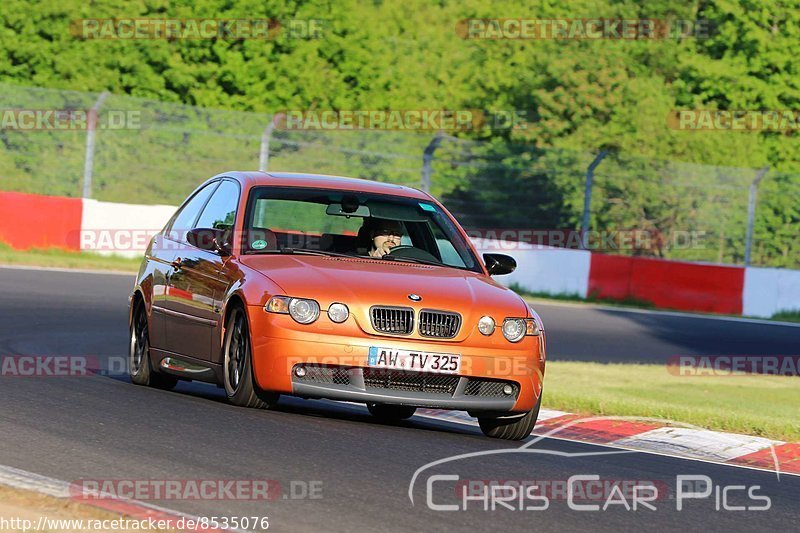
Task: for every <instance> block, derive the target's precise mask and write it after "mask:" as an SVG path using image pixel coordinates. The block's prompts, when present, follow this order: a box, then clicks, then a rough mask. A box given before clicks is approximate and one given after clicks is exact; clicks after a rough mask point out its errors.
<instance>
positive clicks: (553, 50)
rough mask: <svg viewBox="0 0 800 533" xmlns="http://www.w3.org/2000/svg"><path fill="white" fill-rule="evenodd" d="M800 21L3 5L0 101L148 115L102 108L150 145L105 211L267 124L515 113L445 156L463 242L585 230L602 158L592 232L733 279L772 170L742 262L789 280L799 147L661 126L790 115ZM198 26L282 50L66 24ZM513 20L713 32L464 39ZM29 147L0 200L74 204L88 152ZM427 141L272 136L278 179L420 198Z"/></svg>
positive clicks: (446, 5)
mask: <svg viewBox="0 0 800 533" xmlns="http://www.w3.org/2000/svg"><path fill="white" fill-rule="evenodd" d="M798 8H800V4H799V3H798V2H797V0H791V1H788V2H787V1H783V0H692V1H689V2H673V1H667V0H658V1H645V0H624V1H621V2H612V1H611V0H573V1H571V2H569V5H568V6H565V5H563V4H562V3H558V2H554V1H552V0H528V1H526V2H524V3H522V4H521V3H520V2H517V1H512V0H496V1H492V2H486V1H484V0H443V1H440V2H429V1H426V0H404V1H382V2H377V1H376V2H364V1H358V0H342V1H340V2H329V1H326V0H310V1H303V2H299V1H294V0H267V1H263V0H244V1H238V2H230V1H227V0H196V1H192V2H189V1H186V0H182V1H178V2H169V1H167V0H133V1H130V0H100V1H96V2H90V3H87V2H84V1H82V0H61V1H59V2H44V1H42V2H33V3H32V2H30V1H28V0H5V1H4V3H3V9H2V12H0V82H3V83H7V84H16V85H19V86H39V87H49V88H56V89H64V90H73V91H87V92H90V93H94V95H96V94H97V93H100V92H101V91H104V90H108V91H110V92H112V93H113V94H114V95H128V96H132V97H136V98H137V99H138V100H125V99H122V98H116V99H115V98H111V99H110V100H109V102H108V104H107V106H106V107H108V108H111V106H116V108H118V109H121V108H131V107H132V108H137V109H141V110H143V115H144V116H143V124H144V125H143V129H142V130H141V131H138V132H130V131H120V132H105V133H104V135H100V136H99V138H98V152H97V157H96V164H95V168H96V179H95V188H94V191H95V196H96V197H98V198H101V199H106V200H114V201H136V202H144V203H175V202H177V201H179V200H180V199H181V198H182V197H183V196H184V195H185V194H186V193H187V192H188V191H189V190H191V188H193V186H194V185H196V184H197V182H198V181H200V180H201V179H203V178H204V177H206V176H208V175H210V174H212V173H215V172H220V171H224V170H227V169H230V168H254V167H255V166H256V163H257V161H258V159H257V157H258V144H259V138H260V135H261V132H262V131H263V128H264V125H265V123H266V122H267V121H268V120H269V116H271V115H272V114H274V113H276V112H279V111H282V110H295V109H296V110H307V109H317V110H325V109H363V110H382V109H479V110H485V111H489V112H492V111H497V110H522V111H524V112H525V113H526V116H527V117H528V119H529V122H528V123H527V125H526V127H524V128H517V129H485V130H482V131H476V132H467V133H463V134H459V135H458V137H459V140H458V141H453V140H449V141H446V142H444V143H443V145H442V147H441V148H440V149H439V151H438V152H437V159H436V161H435V162H434V168H433V170H434V178H435V179H434V182H433V191H432V192H434V193H435V194H436V195H439V196H441V197H442V198H444V199H445V201H446V203H447V204H448V206H452V207H453V210H454V211H456V212H457V214H458V215H459V216H461V217H464V218H466V219H468V222H469V224H471V225H473V226H475V225H477V226H482V227H486V226H495V227H496V226H499V225H501V224H502V225H503V226H506V227H509V226H516V227H519V226H523V227H538V228H546V229H558V228H576V227H578V225H579V220H580V213H581V208H582V202H583V187H582V184H583V174H584V172H585V168H586V165H587V164H588V163H589V162H590V161H591V160H592V158H593V157H594V155H595V154H596V153H597V152H598V151H599V150H600V149H601V148H607V149H609V150H611V151H612V156H610V157H609V158H607V160H606V161H604V162H603V163H602V165H601V166H600V167H599V169H598V174H597V179H596V190H595V195H594V200H593V204H592V207H593V210H592V212H593V216H592V228H594V229H633V228H640V229H647V230H655V231H659V232H662V233H664V234H670V233H671V232H674V231H676V230H681V229H683V230H689V229H691V230H699V231H703V232H705V235H706V240H705V244H706V247H705V248H703V249H678V248H667V249H666V251H665V252H664V253H665V255H666V256H667V257H673V258H683V259H691V260H698V259H701V260H712V261H722V262H732V263H740V262H741V261H742V259H743V256H744V250H743V248H744V244H743V241H744V216H745V214H746V206H747V186H748V184H749V180H751V179H752V176H753V175H754V174H755V171H754V170H752V169H757V168H761V167H763V166H766V165H769V166H770V167H771V169H772V171H771V173H770V174H769V176H768V177H767V179H765V180H764V183H763V184H762V186H761V189H760V191H759V204H758V210H757V213H756V214H757V225H756V230H755V243H756V246H755V247H754V250H753V257H754V262H755V263H756V264H769V265H775V266H785V267H798V266H800V250H798V247H797V244H796V242H795V241H797V233H798V227H800V213H798V201H797V200H798V195H799V194H800V192H798V191H800V178H798V172H800V164H798V161H800V143H798V142H797V132H767V131H764V132H738V131H681V130H676V129H673V128H671V127H669V126H668V124H667V115H668V114H669V113H670V112H671V111H674V110H676V109H720V110H741V109H750V110H762V109H778V110H795V111H796V110H797V109H798V104H799V103H800V75H799V74H800V72H798V69H800V67H798V62H797V57H800V9H798ZM200 17H211V18H218V19H234V18H247V19H277V20H278V21H280V23H281V24H282V28H283V31H281V32H280V33H279V34H278V35H277V37H276V38H274V39H249V40H234V39H213V40H195V39H179V40H166V39H144V40H142V39H139V40H125V39H82V38H80V37H77V36H75V35H73V34H72V33H71V32H70V25H71V23H74V21H76V20H77V19H87V18H97V19H103V18H187V19H189V18H200ZM503 17H536V18H540V19H556V18H571V19H579V18H606V19H607V18H625V19H642V18H654V19H662V20H672V21H674V20H677V19H687V20H696V19H702V20H705V21H707V22H708V23H709V26H710V27H711V29H712V31H711V32H710V34H709V36H708V38H704V37H703V36H701V37H700V38H693V37H682V38H667V39H660V40H624V39H616V40H614V39H602V40H553V39H540V40H482V39H463V38H461V37H460V36H459V35H458V33H457V32H456V26H457V24H458V21H460V20H463V19H465V18H503ZM311 19H313V20H314V21H319V24H320V28H321V34H320V35H319V36H318V38H310V37H303V36H298V35H293V34H292V32H291V31H288V28H289V26H290V25H291V22H292V21H293V20H304V21H308V20H311ZM23 91H27V90H26V89H23ZM4 94H5V93H4ZM64 94H66V93H64ZM28 96H29V97H30V98H28V99H27V100H26V99H25V98H22V97H20V98H16V99H14V101H10V100H7V101H4V102H3V107H5V108H8V107H13V106H21V105H24V104H25V103H26V102H28V105H32V104H30V102H38V105H35V107H44V106H45V105H54V106H56V105H62V106H64V105H66V106H74V107H78V108H86V107H89V106H90V105H91V101H92V100H93V95H87V94H85V93H83V96H80V95H78V94H77V93H76V94H75V95H73V96H72V97H69V98H67V99H72V100H76V101H74V102H66V103H64V102H61V103H59V102H52V104H51V103H48V101H47V100H46V99H44V100H43V98H45V96H44V95H43V94H39V93H35V92H31V94H30V95H28ZM90 96H91V98H90ZM34 97H36V98H39V99H38V100H37V99H36V98H34ZM82 97H83V98H88V102H84V101H80V102H78V101H77V100H80V99H81V98H82ZM47 98H50V96H48V97H47ZM155 101H160V102H164V103H172V104H175V106H172V107H168V106H167V104H162V105H163V106H164V107H160V106H159V105H157V104H154V102H155ZM178 104H184V105H191V106H202V107H205V108H211V109H214V108H216V109H224V110H228V111H227V112H223V111H219V112H214V111H210V110H208V111H198V110H196V109H194V108H190V107H177V105H178ZM242 112H248V113H242ZM31 135H33V134H31ZM36 135H38V137H37V138H36V140H35V141H30V140H29V139H25V138H23V136H21V135H19V134H13V133H8V132H5V131H0V142H2V144H3V148H4V150H3V151H0V175H2V178H1V179H2V180H3V182H2V184H0V188H3V189H14V190H38V191H39V192H41V191H42V190H46V191H47V192H49V193H51V194H67V195H77V194H79V191H80V186H81V184H80V176H81V175H82V169H83V142H84V137H83V135H81V134H80V133H79V132H75V134H74V135H72V134H70V135H65V134H64V133H63V132H61V133H55V132H38V133H36ZM431 136H432V133H431V132H427V133H424V134H422V133H421V134H410V133H405V134H399V133H398V134H394V133H386V132H381V133H378V132H374V133H369V132H367V133H364V134H352V132H338V133H337V134H336V135H331V134H324V133H314V132H305V133H302V134H301V133H291V132H284V133H278V134H276V136H275V139H274V145H273V153H272V154H271V160H270V168H279V169H291V170H298V171H312V170H313V171H320V172H329V173H342V174H349V175H355V176H358V177H363V178H368V179H380V180H386V181H393V182H398V183H404V184H411V185H416V184H417V183H419V167H420V165H421V153H422V150H423V149H424V147H425V146H426V145H427V143H428V142H429V141H430V138H431ZM473 141H483V142H481V143H479V144H476V143H474V142H473ZM153 147H158V150H154V149H153ZM666 161H673V163H667V162H666ZM674 161H683V162H685V163H674ZM694 164H703V165H716V166H719V167H724V168H719V169H718V171H711V170H709V168H710V167H702V168H701V167H700V166H699V165H697V166H695V165H694ZM735 167H738V168H735ZM740 169H748V170H740ZM34 175H35V177H36V182H35V184H34V183H33V182H32V181H31V176H34ZM509 206H510V207H509Z"/></svg>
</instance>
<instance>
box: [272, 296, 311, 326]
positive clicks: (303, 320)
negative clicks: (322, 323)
mask: <svg viewBox="0 0 800 533" xmlns="http://www.w3.org/2000/svg"><path fill="white" fill-rule="evenodd" d="M264 309H265V310H266V311H268V312H270V313H280V314H288V315H289V316H291V317H292V318H293V319H294V321H295V322H297V323H299V324H311V323H312V322H314V321H315V320H316V319H318V318H319V304H318V303H317V302H316V300H309V299H306V298H290V297H288V296H273V297H272V298H270V299H269V302H267V305H266V306H265V307H264Z"/></svg>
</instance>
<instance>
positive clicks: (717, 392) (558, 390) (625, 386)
mask: <svg viewBox="0 0 800 533" xmlns="http://www.w3.org/2000/svg"><path fill="white" fill-rule="evenodd" d="M544 391H545V396H544V404H543V406H544V407H547V408H549V409H558V410H562V411H568V412H571V413H580V414H586V415H608V416H643V417H653V418H662V419H667V420H673V421H677V422H685V423H688V424H693V425H696V426H699V427H703V428H707V429H712V430H718V431H728V432H731V433H743V434H747V435H756V436H760V437H768V438H772V439H777V440H784V441H789V442H800V418H798V416H797V406H798V405H800V377H795V376H759V375H747V374H737V375H732V376H677V375H675V374H671V373H670V372H669V371H668V370H667V367H666V366H665V365H637V364H602V363H580V362H568V361H550V362H548V363H547V371H546V374H545V380H544Z"/></svg>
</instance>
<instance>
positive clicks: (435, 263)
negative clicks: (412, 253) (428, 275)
mask: <svg viewBox="0 0 800 533" xmlns="http://www.w3.org/2000/svg"><path fill="white" fill-rule="evenodd" d="M381 259H383V260H384V261H399V262H405V263H419V264H421V265H433V266H440V267H441V266H450V265H445V264H444V263H440V262H438V261H429V260H427V259H417V258H416V257H398V256H396V255H389V254H386V255H384V256H382V257H381Z"/></svg>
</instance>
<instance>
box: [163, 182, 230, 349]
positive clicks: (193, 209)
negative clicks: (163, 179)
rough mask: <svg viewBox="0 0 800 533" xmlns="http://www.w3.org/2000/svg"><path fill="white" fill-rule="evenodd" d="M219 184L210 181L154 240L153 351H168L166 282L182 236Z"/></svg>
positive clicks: (179, 209) (183, 206)
mask: <svg viewBox="0 0 800 533" xmlns="http://www.w3.org/2000/svg"><path fill="white" fill-rule="evenodd" d="M218 186H219V181H218V180H216V181H213V182H211V183H209V184H207V185H205V186H204V187H202V188H200V189H198V190H197V191H196V192H195V193H194V194H192V196H190V197H189V198H188V199H187V200H186V201H185V202H184V203H183V205H181V207H180V208H178V211H177V212H176V213H175V215H173V216H172V218H171V219H170V221H169V222H168V223H167V226H166V228H165V229H164V231H163V232H162V233H160V234H158V235H156V237H155V238H154V239H153V248H152V251H151V254H152V255H151V259H152V263H153V265H154V272H153V317H152V322H151V324H150V342H151V345H152V347H153V348H156V349H158V350H169V343H168V342H167V330H166V328H167V325H168V324H167V320H166V317H167V315H168V313H169V309H170V295H169V278H170V276H172V274H173V272H174V271H175V268H174V266H173V265H174V263H173V261H174V259H175V254H176V250H177V248H178V247H179V245H180V242H181V240H182V239H183V238H184V236H185V232H186V229H187V228H191V227H192V226H194V223H195V221H196V220H197V218H198V217H199V216H200V211H201V210H202V209H203V207H205V205H206V203H207V202H208V199H209V198H210V197H211V193H213V192H214V191H215V190H216V188H217V187H218Z"/></svg>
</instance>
